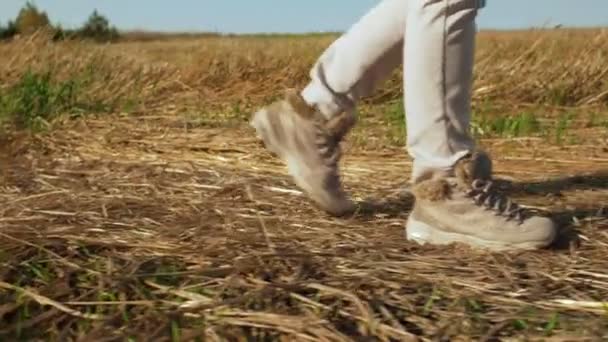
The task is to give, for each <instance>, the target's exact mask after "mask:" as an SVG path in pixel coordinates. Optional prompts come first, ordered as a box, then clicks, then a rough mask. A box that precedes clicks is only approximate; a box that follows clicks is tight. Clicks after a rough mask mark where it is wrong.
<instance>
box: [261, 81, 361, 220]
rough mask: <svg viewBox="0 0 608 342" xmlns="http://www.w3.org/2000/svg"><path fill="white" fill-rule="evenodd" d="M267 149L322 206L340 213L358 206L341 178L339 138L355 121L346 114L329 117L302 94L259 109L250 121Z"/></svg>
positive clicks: (324, 208)
mask: <svg viewBox="0 0 608 342" xmlns="http://www.w3.org/2000/svg"><path fill="white" fill-rule="evenodd" d="M250 124H251V126H253V127H254V128H255V129H256V131H257V134H258V137H259V138H260V139H261V140H262V141H263V142H264V145H265V146H266V148H267V149H268V150H270V151H271V152H273V153H275V154H276V155H277V156H278V157H279V158H281V159H282V160H283V161H284V162H285V163H286V164H287V168H288V170H289V173H290V175H291V176H292V177H293V179H294V181H295V183H296V185H298V187H299V188H301V189H302V190H303V191H304V192H305V193H306V194H307V195H308V196H309V197H310V198H311V199H312V200H313V201H314V202H315V203H316V204H317V205H318V206H319V207H320V208H322V209H323V210H325V211H326V212H328V213H330V214H332V215H335V216H341V215H344V214H347V213H349V212H352V211H353V210H354V208H355V206H354V204H353V202H352V201H351V200H350V199H349V198H348V196H347V195H346V193H345V192H344V190H343V189H342V184H341V181H340V176H339V170H338V164H339V161H340V157H341V149H340V141H341V140H342V139H343V138H344V136H345V135H346V134H347V133H348V132H349V131H350V129H351V128H352V127H353V125H354V124H355V119H354V115H353V114H351V113H345V114H343V115H340V116H337V117H336V118H333V119H331V120H327V119H326V118H325V117H324V116H323V115H322V114H321V113H319V112H318V111H316V110H315V109H314V108H312V107H310V106H309V105H308V104H307V103H306V102H305V101H304V99H302V97H301V96H300V94H299V93H297V92H295V91H293V90H289V91H287V92H286V94H285V98H284V99H282V100H279V101H276V102H274V103H272V104H270V105H269V106H267V107H265V108H262V109H260V110H259V111H258V112H256V113H255V114H254V115H253V117H252V119H251V122H250Z"/></svg>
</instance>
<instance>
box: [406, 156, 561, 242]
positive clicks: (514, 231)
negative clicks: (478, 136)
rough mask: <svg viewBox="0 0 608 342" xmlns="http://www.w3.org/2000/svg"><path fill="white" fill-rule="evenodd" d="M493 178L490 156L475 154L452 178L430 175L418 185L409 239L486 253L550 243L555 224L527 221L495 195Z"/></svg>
mask: <svg viewBox="0 0 608 342" xmlns="http://www.w3.org/2000/svg"><path fill="white" fill-rule="evenodd" d="M491 175H492V163H491V161H490V159H489V157H488V156H487V155H486V154H485V153H482V152H479V153H474V154H470V155H469V156H467V157H465V158H463V159H461V160H460V161H459V162H458V163H457V164H456V166H455V170H454V175H452V176H449V175H445V174H444V175H442V174H433V173H428V174H426V175H424V176H423V177H421V178H420V179H418V180H416V182H415V184H414V186H413V188H412V190H413V193H414V195H415V197H416V204H415V206H414V210H413V211H412V213H411V215H410V217H409V219H408V223H407V228H406V231H407V237H408V239H409V240H413V241H417V242H419V243H422V244H426V243H429V244H437V245H443V244H450V243H453V242H461V243H465V244H468V245H471V246H473V247H480V248H484V249H490V250H510V249H536V248H542V247H546V246H548V245H549V244H551V243H552V242H553V240H554V238H555V236H556V227H555V224H554V223H553V221H552V220H551V219H549V218H544V217H539V216H531V215H529V214H528V213H526V212H525V211H524V210H523V209H522V208H521V207H519V206H518V205H517V204H516V203H514V202H512V201H511V200H510V199H508V198H507V197H505V196H503V195H501V194H498V193H497V192H496V191H494V189H493V187H492V185H493V183H492V179H491V177H492V176H491Z"/></svg>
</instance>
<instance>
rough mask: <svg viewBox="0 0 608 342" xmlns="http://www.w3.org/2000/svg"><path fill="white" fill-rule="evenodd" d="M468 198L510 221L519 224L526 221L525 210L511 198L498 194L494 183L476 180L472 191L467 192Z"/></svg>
mask: <svg viewBox="0 0 608 342" xmlns="http://www.w3.org/2000/svg"><path fill="white" fill-rule="evenodd" d="M467 196H468V197H470V198H472V199H473V201H474V202H475V204H477V205H479V206H484V207H486V208H488V209H490V210H493V211H496V212H497V214H498V215H500V216H504V217H506V218H507V219H508V220H516V221H518V222H519V223H523V221H524V220H525V211H524V209H523V208H522V207H520V206H519V205H518V204H517V203H515V202H513V201H512V200H511V199H510V198H508V197H506V196H505V195H503V194H500V193H498V192H497V191H496V190H495V188H494V183H493V182H492V181H489V180H481V179H476V180H474V181H473V183H472V184H471V189H470V190H469V191H467Z"/></svg>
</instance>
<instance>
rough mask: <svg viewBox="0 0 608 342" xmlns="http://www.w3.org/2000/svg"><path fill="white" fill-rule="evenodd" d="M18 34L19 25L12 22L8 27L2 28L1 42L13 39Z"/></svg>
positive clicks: (0, 31)
mask: <svg viewBox="0 0 608 342" xmlns="http://www.w3.org/2000/svg"><path fill="white" fill-rule="evenodd" d="M16 34H17V25H16V24H15V22H14V21H12V20H10V21H9V22H8V24H7V25H6V26H0V40H4V39H9V38H12V37H13V36H15V35H16Z"/></svg>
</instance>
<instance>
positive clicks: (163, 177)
mask: <svg viewBox="0 0 608 342" xmlns="http://www.w3.org/2000/svg"><path fill="white" fill-rule="evenodd" d="M336 37H337V36H336V35H329V34H328V35H307V36H298V35H284V36H272V35H268V36H261V35H260V36H221V35H175V36H162V35H154V34H148V35H146V34H143V33H140V34H132V35H130V36H127V37H125V38H123V39H122V40H120V41H118V42H116V43H111V44H99V43H90V42H84V41H79V40H74V41H62V42H52V41H51V40H50V39H49V37H48V36H47V35H45V34H44V33H42V32H39V33H36V34H34V35H27V36H21V37H18V38H15V39H13V40H10V41H6V42H0V123H1V124H0V125H1V127H0V128H1V130H0V340H2V341H25V340H45V341H46V340H51V341H76V340H79V341H191V340H192V341H207V340H210V341H226V340H228V341H300V340H302V341H350V340H355V341H417V340H420V341H425V340H428V341H469V340H474V341H500V340H509V341H520V340H532V341H534V340H537V341H540V340H550V341H599V340H603V339H608V302H607V301H608V258H607V254H606V253H607V252H606V251H607V247H608V208H606V206H607V205H606V203H608V30H601V29H596V30H565V29H554V30H538V31H520V32H481V33H480V34H479V36H478V49H477V56H476V60H477V62H476V69H475V82H474V96H473V125H472V133H473V134H474V135H475V136H476V137H477V139H478V141H479V144H480V146H481V147H483V148H484V149H486V150H487V151H489V152H490V153H491V155H492V156H493V159H494V160H495V169H496V170H495V172H496V174H495V177H496V178H497V182H498V183H499V185H500V187H501V190H502V191H504V192H505V193H508V194H509V195H511V196H512V197H513V198H515V199H516V200H518V201H519V202H521V203H523V204H524V205H526V206H529V207H530V208H532V209H534V210H537V211H539V212H542V213H546V214H548V215H551V216H552V217H554V218H555V219H556V220H557V221H558V222H559V224H560V238H559V239H558V241H557V242H556V243H555V245H554V246H552V247H551V248H550V249H547V250H541V251H534V252H520V253H489V252H483V251H477V250H473V249H470V248H468V247H465V246H459V245H454V246H448V247H432V246H424V247H422V246H418V245H416V244H414V243H411V242H408V241H406V240H405V237H404V225H405V220H406V219H407V216H408V213H409V211H410V210H411V207H412V202H413V198H412V197H411V195H410V194H409V192H408V191H407V182H408V176H409V172H410V167H411V162H410V159H409V157H408V155H407V153H406V151H405V148H404V147H405V146H404V142H405V123H404V116H405V113H404V111H403V103H402V98H403V93H402V86H401V79H402V74H401V70H398V71H396V72H395V74H394V75H393V76H392V77H391V78H390V79H389V80H387V82H386V83H384V84H383V85H382V86H381V88H379V89H378V90H377V92H376V93H375V94H374V95H373V96H371V97H369V98H366V99H365V100H364V101H363V102H362V103H361V106H360V107H359V110H358V114H359V122H358V125H357V127H356V128H355V130H354V131H353V132H352V133H351V134H350V135H349V136H348V138H347V141H346V142H345V145H344V149H345V157H344V160H343V165H342V169H343V176H344V177H343V178H344V182H345V184H346V187H347V189H348V190H349V191H350V192H351V193H352V194H353V196H354V197H355V199H356V201H357V203H358V205H359V210H358V211H357V212H356V213H355V214H353V215H352V216H349V217H346V218H340V219H337V218H333V217H330V216H327V215H326V214H325V213H323V212H322V211H320V210H318V209H317V208H316V207H315V206H314V205H312V204H311V203H310V201H309V200H308V199H307V198H306V197H305V196H303V195H302V194H301V192H300V191H299V190H298V189H297V187H296V186H295V185H294V184H293V183H292V182H291V179H290V178H289V177H288V175H287V173H286V170H285V168H284V166H283V164H282V163H281V162H280V161H279V160H278V159H276V158H275V157H274V156H272V155H271V154H269V153H268V152H267V151H266V150H264V149H263V147H261V146H260V143H259V142H258V141H257V140H256V138H255V134H254V132H253V131H252V129H251V128H250V127H249V125H248V119H249V117H250V115H251V114H252V112H253V111H254V110H255V109H256V108H257V107H258V106H260V105H263V104H266V103H268V101H271V100H273V99H276V98H277V97H279V96H281V93H282V92H283V90H284V89H285V88H298V87H302V86H303V85H305V84H306V82H307V80H308V73H309V69H310V67H311V66H312V63H314V61H315V59H316V58H317V57H318V55H319V54H320V53H321V52H322V51H323V49H324V48H326V47H327V46H328V45H329V44H330V43H331V42H332V41H333V40H334V39H335V38H336Z"/></svg>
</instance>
